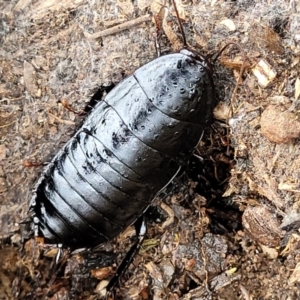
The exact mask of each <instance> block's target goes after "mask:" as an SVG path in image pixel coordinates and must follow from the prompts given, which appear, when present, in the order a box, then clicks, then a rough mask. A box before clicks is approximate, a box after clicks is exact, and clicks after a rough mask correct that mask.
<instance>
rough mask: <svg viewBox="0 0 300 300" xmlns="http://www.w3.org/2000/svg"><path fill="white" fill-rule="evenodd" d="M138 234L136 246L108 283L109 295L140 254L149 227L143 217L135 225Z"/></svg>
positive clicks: (131, 249) (132, 247)
mask: <svg viewBox="0 0 300 300" xmlns="http://www.w3.org/2000/svg"><path fill="white" fill-rule="evenodd" d="M134 226H135V230H136V233H137V235H138V240H137V242H135V243H134V245H132V246H131V248H130V250H129V251H128V252H127V254H126V256H125V257H124V258H123V260H122V262H121V263H120V265H119V266H118V269H117V272H116V273H115V275H114V276H113V278H112V279H111V280H110V282H109V283H108V285H107V287H106V289H107V295H108V294H111V293H112V292H113V290H114V288H115V287H116V285H117V284H118V282H119V280H120V278H121V277H122V275H123V274H124V272H125V271H126V270H127V269H128V267H129V265H130V264H131V263H132V261H133V259H134V257H135V255H136V254H137V253H138V251H139V249H140V248H141V245H142V243H143V240H144V238H145V235H146V231H147V225H146V218H145V216H144V215H143V216H142V217H140V218H139V219H138V220H137V221H136V222H135V224H134Z"/></svg>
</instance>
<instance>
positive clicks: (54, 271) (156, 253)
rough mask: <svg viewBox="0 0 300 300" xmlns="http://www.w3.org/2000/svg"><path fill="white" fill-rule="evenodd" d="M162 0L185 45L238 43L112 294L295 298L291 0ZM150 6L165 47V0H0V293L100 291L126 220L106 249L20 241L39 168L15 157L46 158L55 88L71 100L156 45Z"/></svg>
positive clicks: (59, 139)
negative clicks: (195, 144)
mask: <svg viewBox="0 0 300 300" xmlns="http://www.w3.org/2000/svg"><path fill="white" fill-rule="evenodd" d="M176 2H177V6H178V10H179V13H180V17H181V19H182V21H183V26H184V30H185V33H186V37H187V43H188V45H189V46H190V47H191V48H193V49H195V50H196V51H198V52H201V53H202V54H205V55H209V56H212V57H215V56H216V54H217V53H218V51H219V50H220V49H222V47H223V46H225V45H226V44H228V43H230V42H234V43H238V44H239V45H240V46H236V45H231V46H230V47H228V49H226V50H225V52H224V53H223V54H222V55H221V57H219V58H218V59H217V60H216V62H215V63H214V80H215V85H216V93H217V97H218V100H219V104H218V106H217V107H216V109H215V112H214V116H215V121H214V126H213V129H211V128H208V130H207V131H206V133H205V136H204V138H203V140H202V141H201V143H200V145H199V149H198V154H199V155H200V156H201V157H202V159H200V160H197V159H193V160H192V161H191V162H190V166H189V168H187V171H186V173H185V174H184V175H183V176H181V178H178V179H177V180H175V182H174V183H173V184H171V185H170V186H169V187H168V188H167V189H166V191H164V193H163V194H161V195H159V197H158V198H157V199H156V200H155V201H154V205H153V208H151V209H150V212H148V231H147V238H146V240H145V242H144V244H143V247H142V250H141V251H140V253H139V254H138V255H137V257H136V258H135V260H134V263H133V264H132V265H131V266H130V268H129V270H128V272H127V273H126V274H125V275H124V276H123V278H122V279H121V282H120V285H119V287H118V288H117V289H116V299H185V300H186V299H232V300H235V299H245V300H248V299H253V300H254V299H282V300H283V299H285V300H287V299H299V298H300V292H299V284H300V236H299V230H298V229H299V226H300V198H299V197H300V155H299V154H300V149H299V144H300V139H299V136H300V121H299V116H300V100H299V97H300V74H299V73H300V56H299V54H300V2H299V1H295V0H290V1H284V0H268V1H258V0H257V1H256V0H236V1H222V0H211V1H205V0H200V1H180V0H177V1H176ZM163 6H164V9H161V8H162V7H163ZM153 15H158V16H159V17H158V19H159V20H160V23H161V28H162V32H163V35H162V37H161V39H160V45H161V48H162V52H163V53H165V54H166V53H170V52H175V51H178V50H179V49H180V47H182V42H181V35H180V31H179V28H178V23H177V20H176V17H175V14H174V8H173V6H172V4H171V3H169V2H166V3H161V2H159V0H157V1H151V0H135V1H132V0H118V1H104V0H99V1H93V0H89V1H88V0H65V1H58V0H43V1H41V0H35V1H31V0H19V1H15V0H11V1H5V0H0V234H1V236H2V243H1V245H0V299H52V300H54V299H101V297H102V296H101V291H100V290H101V286H102V285H104V284H105V282H106V280H108V279H109V277H110V276H111V274H112V273H113V271H114V270H115V267H116V265H117V262H118V261H120V259H121V258H122V257H123V256H124V254H125V253H126V249H128V247H130V245H131V244H132V241H133V240H134V230H133V228H131V227H130V228H128V229H127V230H126V231H125V232H124V233H123V234H122V235H121V236H120V237H118V238H117V239H115V240H114V241H112V242H111V243H108V244H107V245H104V246H103V248H104V249H100V250H107V251H108V250H109V251H110V252H114V253H116V259H113V258H109V257H108V258H107V263H104V262H103V261H102V260H103V256H102V258H99V257H100V256H96V254H95V253H94V252H91V253H86V254H80V253H79V254H75V255H72V256H68V257H67V258H66V259H65V261H64V262H61V263H60V264H59V265H55V264H54V258H53V257H55V253H56V252H55V251H56V250H55V249H50V251H48V250H47V251H46V250H45V249H44V248H43V247H42V246H38V245H36V244H35V242H34V241H32V240H31V241H29V242H27V243H26V244H25V247H24V250H23V252H22V253H21V252H20V251H19V248H20V245H21V240H20V234H19V224H18V223H19V222H20V221H21V220H22V219H23V218H24V217H25V216H26V212H27V209H28V205H29V200H30V196H31V190H32V188H33V186H34V183H35V181H36V180H37V178H38V177H39V175H40V174H41V172H42V169H43V168H42V167H41V166H38V167H25V166H24V162H25V161H29V162H31V163H46V162H48V161H50V160H51V158H52V157H53V156H54V155H55V153H56V152H57V150H58V149H59V148H60V147H61V146H62V145H63V144H64V143H65V142H66V141H67V140H68V139H69V138H70V137H71V136H72V134H73V133H74V132H75V131H76V128H78V126H79V125H80V123H81V122H82V119H83V118H82V117H79V116H77V115H76V114H74V113H73V112H71V111H69V110H67V109H65V108H64V107H63V106H62V104H61V101H62V100H67V101H68V104H69V105H71V106H72V107H73V108H74V109H75V110H76V111H80V110H82V109H84V107H85V106H86V104H87V103H88V102H89V101H90V99H91V97H92V96H93V95H94V94H95V93H96V92H97V90H98V89H99V87H100V86H101V85H103V84H109V83H118V82H120V81H121V80H122V78H123V77H124V76H127V75H130V74H131V73H132V72H133V71H134V70H136V69H137V68H138V67H140V66H142V65H144V64H145V63H147V62H149V61H151V60H152V59H155V57H156V49H155V37H156V26H155V23H154V19H153ZM128 22H129V23H128ZM211 60H212V58H211ZM241 69H242V70H243V73H242V76H241V77H240V78H239V76H240V75H239V74H240V71H241ZM238 81H239V84H238V86H237V82H238ZM103 265H107V267H106V268H103Z"/></svg>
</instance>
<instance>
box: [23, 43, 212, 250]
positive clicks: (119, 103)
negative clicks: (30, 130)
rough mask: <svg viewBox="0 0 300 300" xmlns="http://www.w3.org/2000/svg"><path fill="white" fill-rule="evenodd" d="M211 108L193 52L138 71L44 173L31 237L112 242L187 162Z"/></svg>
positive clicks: (206, 70)
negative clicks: (33, 235)
mask: <svg viewBox="0 0 300 300" xmlns="http://www.w3.org/2000/svg"><path fill="white" fill-rule="evenodd" d="M214 106H215V95H214V85H213V80H212V71H211V69H210V67H209V64H208V62H207V61H206V59H205V58H204V57H203V56H201V55H199V54H196V53H195V52H192V51H190V50H187V49H186V48H185V49H183V50H181V51H180V53H174V54H169V55H165V56H161V57H158V58H157V59H155V60H153V61H151V62H149V63H148V64H146V65H144V66H142V67H141V68H139V69H138V70H136V71H135V72H134V74H132V75H131V76H129V77H127V78H126V79H125V80H123V81H122V82H121V83H120V84H118V85H117V86H116V87H115V88H113V89H112V90H111V91H110V92H109V93H108V94H107V96H106V97H105V99H103V100H102V101H100V102H99V103H98V104H97V105H96V106H95V107H94V109H93V110H92V111H91V113H90V115H89V116H88V117H87V118H86V120H85V122H84V123H83V125H82V127H81V128H80V129H79V130H78V131H77V133H76V134H75V135H74V137H72V138H71V139H70V140H69V142H68V143H67V144H66V145H65V146H64V147H63V148H62V149H61V150H60V151H59V152H58V153H57V155H56V156H55V157H54V158H53V160H52V162H51V163H50V164H49V165H48V166H47V167H46V169H45V170H44V172H43V174H42V176H41V178H40V179H39V180H38V182H37V184H36V187H35V189H34V195H33V198H32V200H31V203H30V209H29V214H30V217H31V218H32V220H33V222H32V230H33V231H34V234H35V236H42V237H44V238H45V241H46V242H47V243H61V244H63V245H65V246H69V247H71V248H73V249H74V248H81V247H94V246H96V245H99V244H101V243H103V242H106V241H108V240H111V239H112V238H114V237H115V236H117V235H118V234H119V233H120V232H122V231H123V230H124V229H126V228H127V227H128V226H129V225H131V224H133V223H134V222H135V221H136V220H137V219H138V218H139V217H140V216H142V215H143V213H144V212H145V210H146V209H147V208H148V206H149V205H150V203H151V201H152V200H153V199H154V197H155V196H156V195H157V194H158V193H159V192H160V191H161V190H162V189H163V188H164V187H165V186H166V185H167V184H168V183H169V182H170V181H172V179H173V178H174V177H175V176H176V174H177V173H178V171H179V169H180V168H181V166H183V165H185V164H186V163H187V161H188V160H189V158H190V156H191V155H192V154H193V151H194V149H195V147H196V146H197V144H198V142H199V139H200V137H201V135H202V132H203V130H204V128H205V127H206V126H207V125H209V124H210V123H211V120H212V111H213V108H214Z"/></svg>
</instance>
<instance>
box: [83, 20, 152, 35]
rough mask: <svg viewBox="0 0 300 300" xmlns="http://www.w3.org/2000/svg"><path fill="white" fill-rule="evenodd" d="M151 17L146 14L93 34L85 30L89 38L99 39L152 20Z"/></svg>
mask: <svg viewBox="0 0 300 300" xmlns="http://www.w3.org/2000/svg"><path fill="white" fill-rule="evenodd" d="M151 19H152V17H151V16H150V15H145V16H142V17H139V18H136V19H134V20H130V21H128V22H125V23H122V24H120V25H117V26H113V27H111V28H108V29H105V30H102V31H99V32H96V33H93V34H89V33H87V32H84V35H85V36H86V37H87V38H89V39H97V38H100V37H104V36H108V35H112V34H115V33H119V32H121V31H123V30H126V29H129V28H131V27H133V26H136V25H138V24H140V23H144V22H148V21H151Z"/></svg>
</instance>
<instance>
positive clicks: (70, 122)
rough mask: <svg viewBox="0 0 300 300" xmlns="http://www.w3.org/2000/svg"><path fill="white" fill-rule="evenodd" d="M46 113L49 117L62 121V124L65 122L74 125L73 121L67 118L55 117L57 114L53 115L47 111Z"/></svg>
mask: <svg viewBox="0 0 300 300" xmlns="http://www.w3.org/2000/svg"><path fill="white" fill-rule="evenodd" d="M47 114H48V115H49V116H51V117H53V118H54V119H55V120H56V121H57V122H59V123H62V124H67V125H73V126H74V125H75V122H73V121H69V120H63V119H61V118H59V117H57V116H55V115H53V114H51V113H49V112H47Z"/></svg>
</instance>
